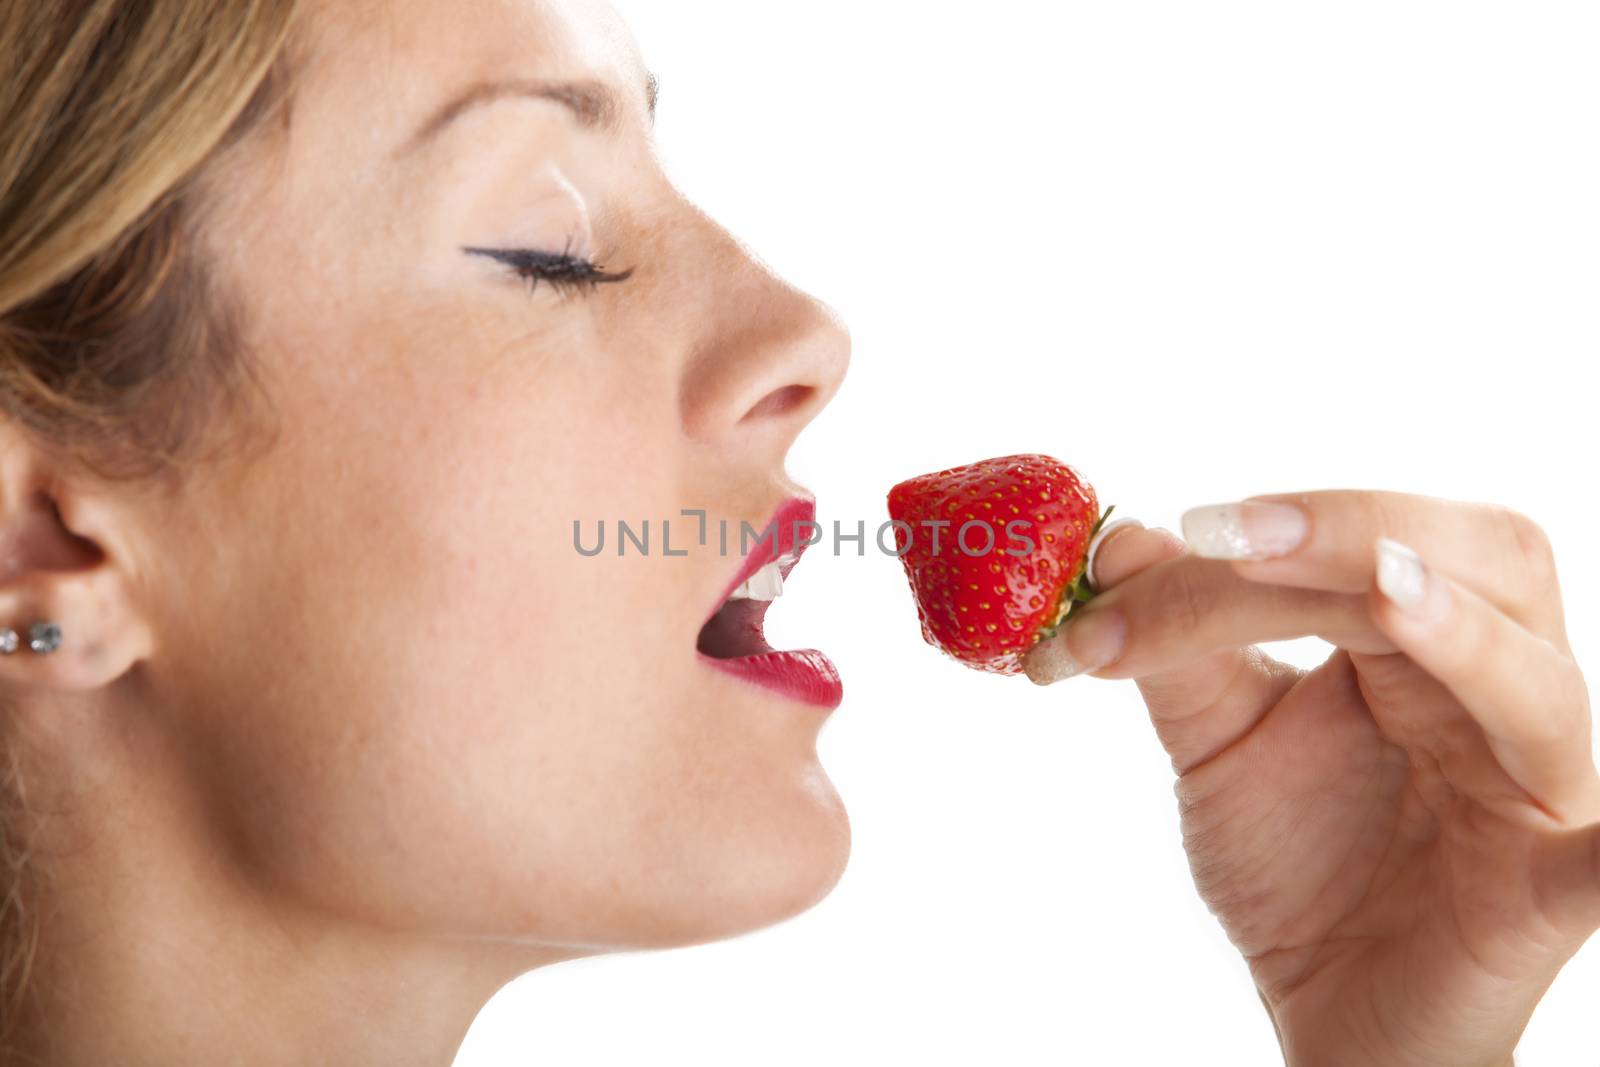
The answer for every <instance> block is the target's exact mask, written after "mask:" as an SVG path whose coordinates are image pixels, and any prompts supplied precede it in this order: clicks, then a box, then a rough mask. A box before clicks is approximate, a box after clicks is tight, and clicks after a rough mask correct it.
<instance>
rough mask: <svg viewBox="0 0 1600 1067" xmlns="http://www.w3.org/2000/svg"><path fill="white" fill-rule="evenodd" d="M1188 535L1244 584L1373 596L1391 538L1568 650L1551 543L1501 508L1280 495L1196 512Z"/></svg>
mask: <svg viewBox="0 0 1600 1067" xmlns="http://www.w3.org/2000/svg"><path fill="white" fill-rule="evenodd" d="M1183 533H1184V538H1185V539H1186V540H1187V541H1188V542H1189V544H1190V547H1191V548H1192V549H1193V550H1194V552H1195V554H1196V555H1199V556H1204V557H1206V558H1209V559H1223V560H1232V561H1234V567H1235V570H1236V571H1237V573H1238V574H1239V576H1240V577H1242V578H1246V579H1249V580H1251V581H1256V582H1262V583H1266V584H1270V585H1290V586H1297V587H1299V588H1303V589H1319V590H1323V591H1326V592H1336V593H1365V592H1366V590H1367V589H1368V588H1369V587H1370V586H1371V585H1372V581H1373V578H1374V576H1375V564H1374V560H1373V551H1372V546H1373V545H1374V544H1375V543H1376V541H1377V539H1378V538H1380V537H1387V538H1389V539H1390V540H1394V541H1400V542H1402V543H1404V544H1408V545H1411V546H1413V547H1414V548H1416V549H1417V551H1418V552H1421V553H1422V554H1423V555H1425V556H1426V557H1427V558H1428V559H1430V560H1433V561H1435V562H1434V565H1435V567H1437V569H1439V570H1441V571H1443V572H1445V573H1446V574H1448V575H1450V577H1452V578H1454V579H1455V580H1456V581H1458V582H1460V583H1461V584H1462V585H1464V586H1466V587H1467V588H1468V589H1471V590H1472V591H1473V592H1475V593H1477V594H1478V595H1479V596H1481V597H1483V598H1484V599H1485V600H1487V601H1489V602H1490V603H1491V604H1493V605H1495V606H1496V607H1498V608H1499V609H1500V610H1501V611H1503V612H1505V613H1506V614H1507V615H1509V616H1510V617H1511V618H1513V619H1516V620H1517V621H1518V622H1520V623H1522V624H1523V625H1524V626H1526V627H1528V628H1529V629H1530V630H1532V631H1533V632H1535V633H1537V634H1539V635H1541V636H1543V637H1547V638H1549V639H1550V640H1551V641H1553V642H1555V643H1556V644H1557V645H1558V646H1559V647H1561V648H1562V649H1563V650H1566V649H1567V645H1566V627H1565V623H1564V621H1563V618H1562V610H1561V597H1560V590H1559V585H1558V583H1557V581H1556V575H1555V561H1554V556H1553V554H1552V552H1551V550H1550V542H1549V539H1548V537H1546V536H1545V533H1544V531H1543V530H1541V529H1540V528H1539V526H1538V525H1537V524H1536V523H1534V522H1533V520H1531V519H1529V518H1527V517H1526V516H1524V515H1522V514H1521V513H1520V512H1517V511H1514V510H1512V509H1511V508H1507V507H1503V506H1501V505H1498V504H1487V503H1476V502H1469V501H1457V500H1445V499H1442V498H1439V497H1431V496H1421V495H1416V494H1409V493H1394V492H1386V491H1382V490H1358V489H1329V490H1322V491H1320V492H1310V493H1278V494H1269V495H1264V496H1253V497H1250V498H1248V499H1247V500H1242V501H1239V502H1237V503H1231V504H1214V505H1209V506H1206V507H1199V508H1193V509H1191V510H1190V511H1188V512H1187V513H1185V514H1184V516H1183Z"/></svg>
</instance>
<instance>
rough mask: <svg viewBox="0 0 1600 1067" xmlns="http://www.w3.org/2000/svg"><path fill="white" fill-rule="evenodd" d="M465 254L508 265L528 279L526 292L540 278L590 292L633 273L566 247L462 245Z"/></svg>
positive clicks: (563, 288) (555, 286)
mask: <svg viewBox="0 0 1600 1067" xmlns="http://www.w3.org/2000/svg"><path fill="white" fill-rule="evenodd" d="M462 251H464V252H467V253H468V254H469V255H474V256H484V257H485V258H488V259H492V260H494V261H495V262H497V263H503V264H505V265H506V266H507V267H510V268H511V270H512V272H513V273H515V274H516V276H517V277H519V278H521V279H522V280H523V281H525V282H527V283H528V292H529V293H533V292H535V291H537V290H538V288H539V283H540V282H547V283H548V284H549V285H550V287H551V288H552V289H555V290H556V291H557V292H578V293H585V294H587V293H590V292H593V291H594V289H595V287H596V286H599V285H610V284H614V283H616V282H625V281H627V280H628V279H629V278H631V277H632V276H633V268H632V267H629V268H628V269H627V270H624V271H608V270H606V269H605V268H604V267H602V266H600V265H599V264H598V263H595V262H593V261H591V260H587V259H583V258H581V257H579V256H574V255H572V254H571V252H570V251H562V252H539V251H536V250H533V249H520V248H507V249H500V248H465V249H462Z"/></svg>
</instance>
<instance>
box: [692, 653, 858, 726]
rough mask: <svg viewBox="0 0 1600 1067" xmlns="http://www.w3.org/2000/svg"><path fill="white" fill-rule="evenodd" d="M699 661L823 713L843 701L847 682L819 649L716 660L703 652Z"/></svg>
mask: <svg viewBox="0 0 1600 1067" xmlns="http://www.w3.org/2000/svg"><path fill="white" fill-rule="evenodd" d="M700 658H701V659H702V660H704V661H705V662H706V663H709V664H710V665H711V666H713V667H715V668H717V669H718V670H720V671H723V672H725V673H727V674H731V675H733V676H734V677H736V678H743V679H744V680H745V681H747V682H750V683H751V684H753V685H758V686H760V687H761V688H763V689H768V690H771V691H772V692H774V693H777V694H779V695H780V696H785V697H788V698H789V699H790V700H798V701H799V702H800V703H802V704H810V705H812V706H813V707H817V708H821V709H822V710H824V711H832V710H833V709H834V708H837V707H838V706H839V703H840V702H841V701H842V700H844V683H843V682H842V681H840V679H839V671H838V669H837V668H836V667H834V665H833V663H832V661H831V660H829V659H828V657H827V656H824V655H823V654H822V653H821V652H818V651H817V650H816V649H811V648H807V649H801V650H800V651H797V652H762V653H759V654H757V655H754V656H740V657H739V658H737V659H716V658H715V657H712V656H707V655H705V654H704V653H700Z"/></svg>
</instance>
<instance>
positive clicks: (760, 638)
mask: <svg viewBox="0 0 1600 1067" xmlns="http://www.w3.org/2000/svg"><path fill="white" fill-rule="evenodd" d="M798 562H800V561H799V560H798V559H796V558H795V557H793V556H785V557H783V558H782V559H775V560H772V561H771V562H769V563H764V564H762V565H761V567H760V569H759V570H757V571H756V572H755V573H754V574H753V575H751V576H750V577H749V578H746V579H745V580H744V581H743V582H741V583H739V585H738V587H737V588H735V589H734V591H733V592H732V593H730V594H728V599H727V600H724V601H723V602H722V607H720V608H718V609H717V611H716V614H714V615H712V616H711V618H709V619H707V620H706V624H705V625H704V626H702V627H701V628H700V638H699V640H698V642H696V645H695V647H696V648H698V649H699V650H700V651H701V652H703V653H705V654H706V655H707V656H710V657H711V658H712V659H738V658H740V657H741V656H759V655H761V654H762V653H765V652H771V651H772V646H771V645H769V644H767V638H766V635H765V633H764V632H763V626H764V625H765V623H766V618H767V609H768V608H770V607H771V606H772V602H773V601H774V600H775V599H777V598H778V597H780V596H782V595H783V580H784V578H786V577H788V573H789V571H791V570H793V569H794V566H795V564H796V563H798Z"/></svg>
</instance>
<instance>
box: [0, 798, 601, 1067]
mask: <svg viewBox="0 0 1600 1067" xmlns="http://www.w3.org/2000/svg"><path fill="white" fill-rule="evenodd" d="M162 780H163V779H162V778H161V777H159V776H156V775H154V774H153V773H152V774H149V775H147V776H146V779H145V781H144V783H143V786H142V788H137V787H135V788H119V787H118V786H122V787H128V786H129V785H130V783H127V782H121V783H117V784H116V785H113V784H112V782H109V781H103V782H101V783H100V785H101V786H103V787H106V788H99V789H90V790H87V792H80V793H78V794H77V797H78V800H77V801H76V802H69V803H65V804H63V803H57V802H53V801H51V800H48V799H47V800H45V802H44V803H30V807H32V808H34V809H35V815H36V816H40V815H41V814H42V813H45V812H48V813H51V814H50V815H49V816H48V818H42V817H36V818H34V820H33V825H34V832H33V833H32V834H31V838H32V842H33V848H32V857H31V858H30V860H29V864H28V869H29V871H30V872H31V876H30V878H29V885H30V889H31V891H30V892H29V893H28V899H27V900H26V902H25V903H26V907H27V909H28V912H29V915H28V921H29V922H30V923H36V924H37V931H38V940H37V943H36V947H35V949H34V951H33V953H32V961H31V967H30V968H29V973H28V975H27V977H26V981H25V983H24V984H23V987H22V991H23V994H24V996H23V999H22V1000H21V1003H20V1010H17V1011H11V1010H10V1006H9V1005H8V1004H6V1003H0V1016H3V1015H4V1014H11V1015H12V1016H13V1018H11V1019H4V1018H3V1017H0V1023H10V1024H11V1025H10V1033H9V1038H8V1040H7V1041H6V1043H5V1047H4V1048H0V1067H11V1065H12V1064H17V1065H22V1064H41V1065H48V1067H78V1065H85V1067H87V1065H90V1064H94V1065H101V1064H107V1063H116V1064H119V1065H127V1067H144V1065H151V1067H155V1065H170V1064H174V1063H235V1062H240V1060H241V1056H242V1057H243V1058H244V1059H247V1060H248V1062H249V1063H250V1064H252V1067H255V1065H260V1067H273V1065H277V1064H283V1065H285V1067H287V1065H290V1064H293V1065H296V1067H298V1065H303V1064H306V1063H338V1064H349V1065H352V1067H362V1065H366V1064H383V1065H386V1067H448V1065H449V1064H450V1063H451V1062H452V1060H453V1059H454V1057H455V1054H456V1051H457V1049H458V1048H459V1047H460V1044H461V1042H462V1039H463V1038H464V1037H465V1036H466V1033H467V1030H468V1028H469V1027H470V1026H471V1024H472V1021H473V1019H474V1018H475V1017H476V1016H477V1014H478V1012H479V1011H480V1010H481V1009H482V1007H483V1005H484V1004H485V1003H487V1002H488V1000H489V999H490V998H491V997H492V996H493V995H494V994H495V992H496V991H497V990H498V989H500V988H501V987H502V986H503V985H505V984H506V983H507V982H508V981H510V980H511V979H513V978H515V977H517V976H518V975H520V974H523V973H525V972H527V971H530V970H533V969H535V968H538V967H541V966H544V965H546V964H548V963H553V962H558V961H560V960H564V959H573V958H576V957H577V956H580V955H584V954H586V953H584V952H582V951H578V950H568V949H545V948H540V947H530V946H527V945H516V944H512V943H509V942H489V941H485V940H481V939H478V940H472V939H467V938H447V937H443V936H434V935H425V934H422V933H419V932H416V931H396V930H392V929H380V928H376V927H374V926H371V925H365V924H362V923H360V922H357V921H354V920H352V919H351V918H349V917H347V916H337V915H330V914H328V913H326V912H319V911H316V910H313V909H311V908H309V907H306V906H302V905H300V904H298V903H296V902H295V901H291V900H285V899H282V898H281V897H280V896H275V895H273V894H272V893H269V892H267V891H266V890H264V889H263V888H262V887H260V886H259V885H257V884H254V883H253V882H252V880H251V879H249V878H248V877H246V876H245V875H244V874H243V873H241V872H240V871H239V870H237V869H236V868H234V867H231V866H230V865H229V864H227V863H226V862H225V861H224V860H223V859H222V858H221V857H223V856H225V855H226V850H225V849H224V848H222V847H221V846H220V843H219V842H217V841H215V840H208V839H207V833H206V832H205V831H204V830H203V829H202V828H201V826H200V823H199V820H198V819H197V820H196V821H195V822H194V823H193V824H192V825H188V826H185V825H183V823H182V820H181V819H180V818H176V817H174V816H173V814H172V813H173V812H175V811H186V810H187V811H192V810H193V803H192V798H185V799H186V801H188V803H185V804H178V803H176V802H175V798H173V797H166V798H163V799H159V800H158V799H156V797H155V795H154V794H155V793H157V792H158V791H159V787H158V786H157V785H156V784H155V783H157V782H159V781H162ZM111 796H117V797H121V798H124V802H119V803H115V804H113V803H108V802H106V798H108V797H111ZM38 799H39V798H38V797H37V796H36V795H35V796H32V797H30V801H37V800H38ZM91 816H92V818H93V820H94V821H93V823H92V826H91V825H90V824H88V823H87V822H86V821H80V820H87V819H88V818H89V817H91ZM69 818H72V819H73V822H72V825H70V826H68V825H67V820H68V819H69ZM8 873H9V872H4V871H0V877H4V876H6V875H7V874H8ZM9 888H10V886H9V884H0V893H4V892H6V890H8V889H9ZM3 962H9V960H6V961H0V963H3ZM6 977H7V988H6V989H4V990H0V994H5V993H9V992H11V989H10V986H11V985H12V984H13V981H12V980H13V979H14V975H7V976H6ZM88 1020H92V1021H93V1022H92V1025H85V1022H86V1021H88ZM4 1029H6V1027H4V1026H0V1030H4Z"/></svg>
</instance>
